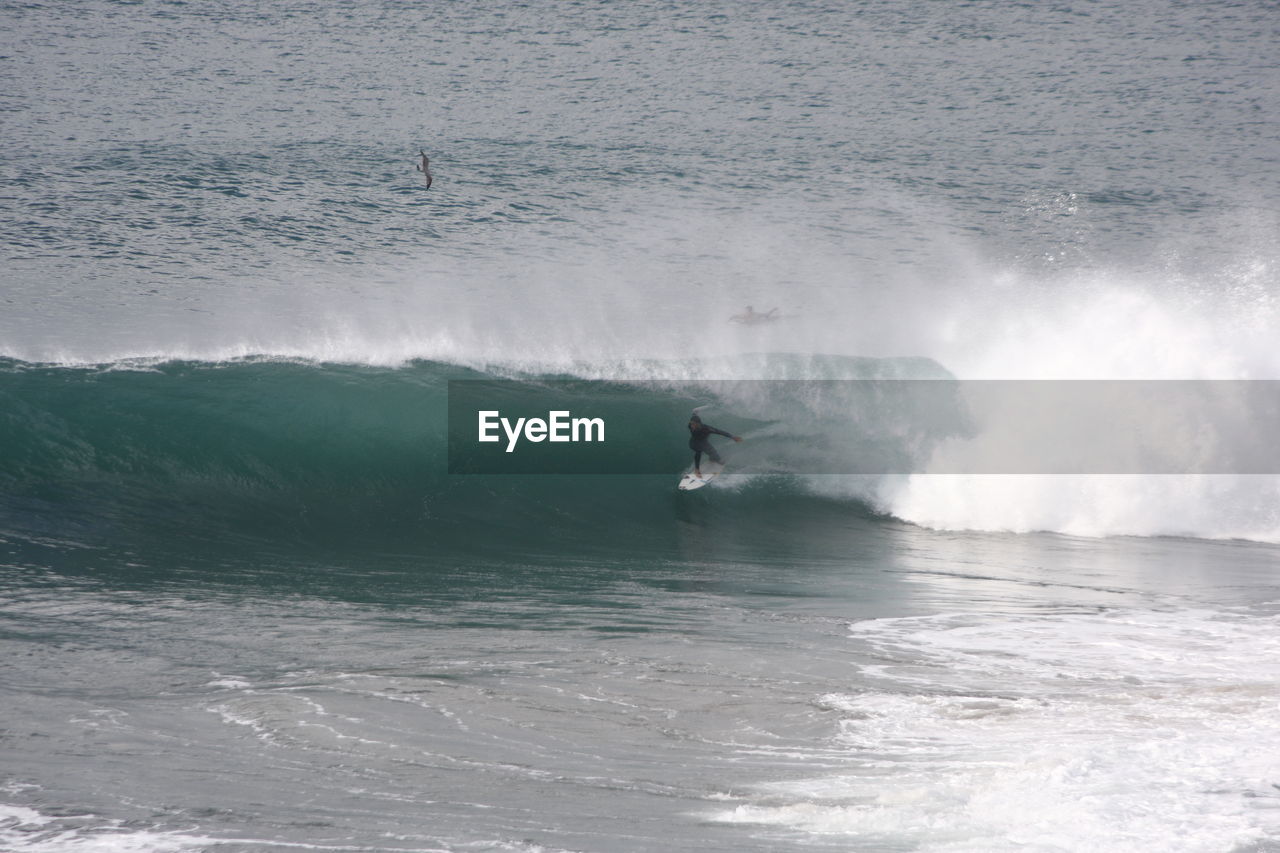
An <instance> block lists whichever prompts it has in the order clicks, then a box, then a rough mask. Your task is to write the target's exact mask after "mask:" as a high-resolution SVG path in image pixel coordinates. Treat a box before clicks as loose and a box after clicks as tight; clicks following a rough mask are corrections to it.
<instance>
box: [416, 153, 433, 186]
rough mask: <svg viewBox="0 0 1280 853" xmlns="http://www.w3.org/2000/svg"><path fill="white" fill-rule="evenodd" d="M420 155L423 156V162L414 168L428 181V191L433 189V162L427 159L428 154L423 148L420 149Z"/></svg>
mask: <svg viewBox="0 0 1280 853" xmlns="http://www.w3.org/2000/svg"><path fill="white" fill-rule="evenodd" d="M418 153H419V154H421V155H422V162H421V163H419V164H418V165H417V166H415V167H414V168H416V169H417V170H418V171H419V172H421V173H422V176H423V177H425V178H426V179H427V189H431V166H430V163H431V161H430V160H428V159H427V152H425V151H423V150H422V149H421V148H419V149H418Z"/></svg>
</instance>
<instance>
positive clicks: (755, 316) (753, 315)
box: [729, 305, 782, 326]
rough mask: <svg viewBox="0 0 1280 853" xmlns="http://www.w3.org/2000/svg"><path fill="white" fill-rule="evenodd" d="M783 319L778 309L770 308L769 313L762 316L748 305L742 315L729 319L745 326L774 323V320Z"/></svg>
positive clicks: (735, 315)
mask: <svg viewBox="0 0 1280 853" xmlns="http://www.w3.org/2000/svg"><path fill="white" fill-rule="evenodd" d="M781 319H782V315H781V314H779V313H778V309H777V308H770V309H769V310H768V311H766V312H764V313H763V314H761V313H760V312H759V311H756V309H754V308H752V307H751V306H750V305H748V306H747V310H746V311H743V312H742V313H741V314H734V315H733V316H732V317H730V318H729V322H731V323H741V324H742V325H744V326H755V325H758V324H760V323H772V322H773V321H774V320H781Z"/></svg>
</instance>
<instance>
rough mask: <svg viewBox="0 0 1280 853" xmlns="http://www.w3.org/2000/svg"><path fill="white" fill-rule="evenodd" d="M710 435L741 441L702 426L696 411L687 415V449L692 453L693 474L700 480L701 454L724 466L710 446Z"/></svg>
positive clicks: (740, 437)
mask: <svg viewBox="0 0 1280 853" xmlns="http://www.w3.org/2000/svg"><path fill="white" fill-rule="evenodd" d="M704 408H705V407H704ZM712 435H723V436H724V437H725V438H732V439H733V440H734V441H742V436H739V435H734V434H733V433H729V432H725V431H724V430H722V429H716V428H715V427H713V426H711V425H710V424H704V423H703V422H702V418H701V417H700V416H699V415H698V413H697V411H695V412H694V413H693V414H691V415H689V449H690V450H692V451H693V474H694V476H695V477H697V478H698V479H702V454H704V453H705V454H707V458H709V459H710V460H711V461H712V462H715V463H716V464H717V465H723V464H724V463H723V461H722V460H721V459H720V454H719V453H717V452H716V449H715V448H714V447H712V446H711V436H712Z"/></svg>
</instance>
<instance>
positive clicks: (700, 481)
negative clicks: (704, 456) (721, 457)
mask: <svg viewBox="0 0 1280 853" xmlns="http://www.w3.org/2000/svg"><path fill="white" fill-rule="evenodd" d="M723 470H724V466H723V465H717V464H716V463H714V462H708V463H707V464H705V465H703V466H702V476H701V477H697V476H695V475H694V473H693V469H692V468H690V469H689V470H688V471H685V472H684V476H683V477H681V478H680V484H679V485H678V486H676V488H677V489H679V490H680V491H682V492H691V491H693V490H694V489H701V488H702V487H703V486H705V485H706V484H707V483H710V482H711V481H712V480H714V479H715V478H716V475H718V474H719V473H720V472H721V471H723Z"/></svg>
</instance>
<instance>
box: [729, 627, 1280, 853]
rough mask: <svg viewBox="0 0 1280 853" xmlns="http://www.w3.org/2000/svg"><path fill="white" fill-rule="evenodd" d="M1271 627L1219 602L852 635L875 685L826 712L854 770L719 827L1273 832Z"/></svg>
mask: <svg viewBox="0 0 1280 853" xmlns="http://www.w3.org/2000/svg"><path fill="white" fill-rule="evenodd" d="M1277 627H1280V625H1278V624H1277V620H1276V618H1275V617H1271V616H1265V617H1263V616H1256V615H1252V616H1250V615H1242V614H1230V613H1214V612H1208V611H1169V612H1140V611H1114V612H1106V613H1099V614H1067V615H1062V614H1059V615H1044V616H1026V617H1020V618H1012V619H1010V618H993V617H987V616H983V615H980V614H974V615H949V616H935V617H920V618H907V619H885V620H876V621H871V622H865V623H860V624H857V625H854V626H853V628H852V632H851V633H852V639H853V640H854V641H855V643H856V644H857V645H858V646H859V647H861V648H867V649H869V650H870V651H872V652H873V659H874V660H876V663H874V664H867V665H864V666H863V667H862V669H863V674H864V676H866V677H867V678H868V679H869V683H870V685H871V687H870V688H869V689H867V690H864V691H860V692H857V693H847V694H844V693H833V694H828V695H825V696H822V697H818V698H817V699H816V700H815V705H816V707H818V708H819V709H821V710H823V711H826V712H829V713H831V714H832V715H833V716H834V717H835V718H836V725H837V727H838V732H837V734H836V735H835V740H836V742H837V743H839V744H842V745H844V746H845V747H846V748H847V749H848V750H849V756H850V761H851V763H852V764H853V765H854V767H855V768H856V769H854V770H853V771H851V772H847V773H840V774H835V775H830V776H825V777H821V778H815V779H809V780H804V781H791V782H785V783H779V784H776V785H770V786H765V787H763V788H762V789H761V791H760V796H759V797H758V798H754V799H752V800H751V801H749V802H746V803H744V804H742V805H739V806H738V807H736V808H734V809H732V810H727V811H722V812H720V813H718V814H717V815H716V818H717V819H719V820H723V821H730V822H738V823H745V824H762V825H771V826H776V827H786V828H790V829H793V830H797V831H801V832H805V833H816V834H824V835H840V836H848V837H850V839H852V840H856V842H857V843H866V844H874V843H894V844H909V845H910V846H912V848H913V849H920V850H938V851H942V850H947V851H952V850H965V851H968V850H973V851H977V850H983V851H1001V850H1010V851H1012V850H1019V851H1027V850H1035V851H1065V850H1114V851H1150V850H1179V851H1206V853H1208V851H1221V850H1229V849H1234V848H1236V847H1238V846H1240V845H1245V844H1250V843H1256V842H1260V841H1263V840H1267V839H1269V840H1271V841H1274V840H1276V839H1277V838H1280V790H1277V788H1276V785H1277V784H1280V766H1277V764H1276V763H1275V760H1274V757H1275V756H1276V755H1280V722H1278V721H1277V716H1276V713H1275V710H1276V699H1275V697H1276V696H1277V695H1280V663H1277V662H1278V661H1280V632H1278V631H1277V630H1276V629H1277Z"/></svg>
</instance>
